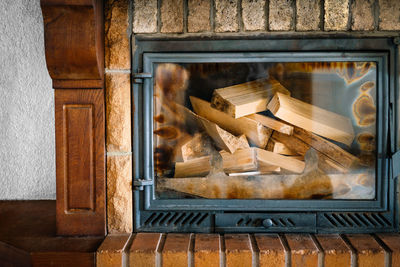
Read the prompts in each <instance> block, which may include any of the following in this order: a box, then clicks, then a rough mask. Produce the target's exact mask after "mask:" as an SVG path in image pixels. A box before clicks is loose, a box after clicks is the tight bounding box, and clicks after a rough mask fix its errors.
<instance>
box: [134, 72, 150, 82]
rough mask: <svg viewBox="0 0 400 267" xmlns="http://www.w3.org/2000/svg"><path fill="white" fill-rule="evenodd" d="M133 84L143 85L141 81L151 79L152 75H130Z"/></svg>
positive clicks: (141, 73) (145, 73) (142, 73)
mask: <svg viewBox="0 0 400 267" xmlns="http://www.w3.org/2000/svg"><path fill="white" fill-rule="evenodd" d="M132 78H133V83H143V79H150V78H153V75H152V74H151V73H148V72H140V73H133V74H132Z"/></svg>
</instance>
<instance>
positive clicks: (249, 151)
mask: <svg viewBox="0 0 400 267" xmlns="http://www.w3.org/2000/svg"><path fill="white" fill-rule="evenodd" d="M219 153H220V155H221V157H222V167H223V169H224V172H226V173H232V172H246V171H255V170H257V158H256V151H255V149H254V148H246V149H238V150H236V152H235V153H233V154H231V153H228V152H226V151H220V152H219Z"/></svg>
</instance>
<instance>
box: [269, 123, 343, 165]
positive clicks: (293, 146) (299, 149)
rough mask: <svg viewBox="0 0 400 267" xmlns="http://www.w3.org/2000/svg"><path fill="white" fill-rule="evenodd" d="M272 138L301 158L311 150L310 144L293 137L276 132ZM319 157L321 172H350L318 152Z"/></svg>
mask: <svg viewBox="0 0 400 267" xmlns="http://www.w3.org/2000/svg"><path fill="white" fill-rule="evenodd" d="M272 138H273V139H274V140H277V141H278V142H281V143H283V144H285V146H286V147H288V148H289V149H290V150H292V151H295V152H296V153H297V154H299V155H301V156H304V155H305V154H306V153H307V151H308V150H309V149H310V148H311V146H310V145H309V144H306V143H304V142H303V141H302V140H300V139H298V138H297V137H295V136H293V135H286V134H282V133H279V132H276V131H274V133H273V134H272ZM317 155H318V158H319V162H318V165H319V167H320V168H321V170H323V171H325V172H327V173H332V172H334V173H336V172H341V173H343V172H344V173H346V172H348V169H347V168H344V167H343V166H342V165H340V164H339V163H336V162H335V161H333V160H332V159H330V158H329V157H328V156H326V155H325V154H323V153H321V152H319V151H317Z"/></svg>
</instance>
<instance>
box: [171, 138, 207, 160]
mask: <svg viewBox="0 0 400 267" xmlns="http://www.w3.org/2000/svg"><path fill="white" fill-rule="evenodd" d="M209 146H210V140H209V139H208V137H206V136H205V135H204V134H203V133H196V134H195V135H194V136H190V135H186V136H185V137H184V138H182V140H180V141H178V143H177V145H176V149H175V161H188V160H190V159H194V158H199V157H203V156H207V155H208V154H209V151H207V148H208V147H209Z"/></svg>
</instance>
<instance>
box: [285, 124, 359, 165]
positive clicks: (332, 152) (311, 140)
mask: <svg viewBox="0 0 400 267" xmlns="http://www.w3.org/2000/svg"><path fill="white" fill-rule="evenodd" d="M293 135H294V136H295V137H297V138H299V139H300V140H302V141H303V142H304V143H306V144H309V145H310V146H312V147H313V148H315V149H316V150H318V151H319V152H321V153H323V154H325V155H326V156H328V157H329V158H331V159H332V160H334V161H336V162H338V163H339V164H341V165H342V166H343V167H345V168H351V167H352V166H355V165H357V164H358V163H359V162H360V160H359V159H358V158H357V157H356V156H354V155H352V154H350V153H349V152H347V151H345V150H344V149H342V148H340V147H339V146H337V145H335V144H334V143H332V142H329V141H328V140H326V139H324V138H322V137H320V136H318V135H316V134H313V133H312V132H309V131H306V130H304V129H302V128H299V127H295V128H294V133H293Z"/></svg>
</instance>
